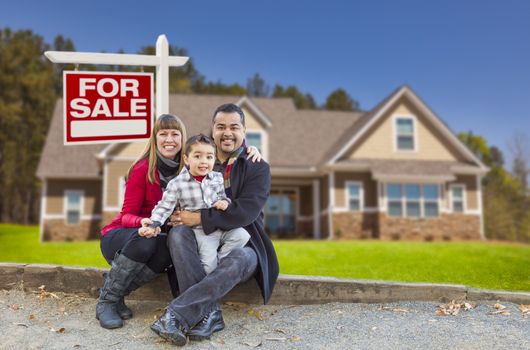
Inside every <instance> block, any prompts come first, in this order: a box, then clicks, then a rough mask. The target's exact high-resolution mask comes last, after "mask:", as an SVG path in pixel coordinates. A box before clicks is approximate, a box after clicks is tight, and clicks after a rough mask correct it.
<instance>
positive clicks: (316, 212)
mask: <svg viewBox="0 0 530 350" xmlns="http://www.w3.org/2000/svg"><path fill="white" fill-rule="evenodd" d="M313 238H314V239H320V180H313Z"/></svg>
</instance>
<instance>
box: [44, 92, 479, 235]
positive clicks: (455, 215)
mask: <svg viewBox="0 0 530 350" xmlns="http://www.w3.org/2000/svg"><path fill="white" fill-rule="evenodd" d="M227 102H233V103H237V104H238V105H240V106H241V107H242V108H243V110H244V111H245V113H246V118H247V119H246V127H247V143H248V144H251V145H256V146H257V147H258V148H259V149H260V150H261V152H262V154H263V155H264V157H265V159H267V160H268V162H269V163H270V165H271V172H272V189H271V193H270V197H269V200H268V202H267V204H266V207H265V210H264V212H265V223H266V228H267V230H268V231H269V233H270V234H272V235H273V236H280V237H294V236H296V237H307V238H314V239H324V238H328V239H359V238H373V239H382V240H397V239H407V240H408V239H414V240H452V239H454V240H464V239H474V240H478V239H483V238H484V231H483V214H482V213H483V211H482V195H481V178H482V176H484V175H485V173H486V172H487V171H488V168H487V167H486V166H485V165H484V164H483V163H482V162H481V161H480V160H479V159H477V157H476V156H475V155H474V154H473V153H472V152H471V151H470V150H469V149H468V148H467V147H466V146H465V145H464V144H463V143H462V142H461V141H460V140H459V139H458V138H457V137H456V136H455V134H454V133H453V132H452V131H451V130H450V129H449V128H448V126H447V125H446V124H444V123H443V121H442V120H441V119H440V118H439V117H438V116H437V115H436V114H435V113H434V112H433V111H432V110H431V109H430V108H429V107H428V106H427V105H426V104H425V103H424V102H423V101H422V100H421V99H420V98H419V97H418V96H417V95H416V94H415V93H414V92H413V91H412V89H411V88H409V87H408V86H402V87H400V88H398V89H397V90H396V91H394V92H393V93H392V94H391V95H389V96H388V97H387V98H385V99H384V100H383V101H382V102H381V103H379V104H378V105H377V106H376V107H374V108H373V109H372V110H371V111H367V112H361V111H355V112H341V111H327V110H298V109H297V108H296V107H295V106H294V104H293V101H292V100H291V99H289V98H274V99H271V98H249V97H233V96H210V95H184V94H182V95H180V94H177V95H171V97H170V111H171V113H174V114H176V115H178V116H180V117H181V118H182V119H183V120H184V123H185V124H186V126H187V128H188V135H193V134H196V133H199V132H203V133H208V132H209V129H210V123H211V114H212V112H213V111H214V110H215V108H216V107H217V106H219V105H221V104H223V103H227ZM62 118H63V116H62V102H61V101H58V102H57V106H56V108H55V111H54V115H53V119H52V122H51V126H50V130H49V133H48V137H47V140H46V144H45V147H44V150H43V153H42V157H41V161H40V164H39V168H38V173H37V174H38V176H39V177H40V178H41V180H42V183H43V191H42V215H41V238H42V239H44V240H84V239H89V238H96V237H98V234H99V230H100V228H101V227H102V226H104V225H105V224H107V223H108V222H110V220H111V219H112V218H113V217H114V216H115V215H116V214H117V213H118V212H119V210H120V207H121V203H122V200H123V196H124V188H125V181H124V175H125V173H126V171H127V169H128V168H129V167H130V166H131V164H132V162H134V160H135V159H136V158H137V157H138V155H139V154H140V153H141V151H142V150H143V148H144V145H145V142H134V143H118V144H106V145H75V146H63V144H62V142H63V141H62V140H63V137H62V136H63V135H62V133H63V127H62Z"/></svg>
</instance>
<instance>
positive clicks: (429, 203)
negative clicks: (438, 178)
mask: <svg viewBox="0 0 530 350" xmlns="http://www.w3.org/2000/svg"><path fill="white" fill-rule="evenodd" d="M439 197H440V195H439V194H438V185H423V202H424V206H425V209H424V214H425V217H427V218H435V217H437V216H438V198H439Z"/></svg>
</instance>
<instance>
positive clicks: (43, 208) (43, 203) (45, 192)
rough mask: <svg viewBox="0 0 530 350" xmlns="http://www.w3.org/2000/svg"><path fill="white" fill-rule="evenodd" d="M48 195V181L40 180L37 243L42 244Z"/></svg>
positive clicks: (45, 179)
mask: <svg viewBox="0 0 530 350" xmlns="http://www.w3.org/2000/svg"><path fill="white" fill-rule="evenodd" d="M47 195H48V179H47V178H45V177H44V178H42V188H41V192H40V222H39V242H44V224H45V222H44V220H45V219H44V216H45V215H46V212H47V211H46V196H47Z"/></svg>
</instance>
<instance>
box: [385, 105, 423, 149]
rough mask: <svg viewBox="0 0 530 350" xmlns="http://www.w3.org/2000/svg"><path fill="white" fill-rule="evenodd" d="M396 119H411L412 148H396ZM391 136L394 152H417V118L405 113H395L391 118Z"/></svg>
mask: <svg viewBox="0 0 530 350" xmlns="http://www.w3.org/2000/svg"><path fill="white" fill-rule="evenodd" d="M398 119H410V120H412V133H413V136H412V140H413V143H414V148H413V149H411V150H408V149H399V148H398V139H397V138H398V133H397V129H398V128H397V121H398ZM392 137H393V139H394V140H393V143H394V152H399V153H417V152H418V150H419V145H418V119H417V118H416V116H414V115H405V114H395V115H394V116H393V119H392Z"/></svg>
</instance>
